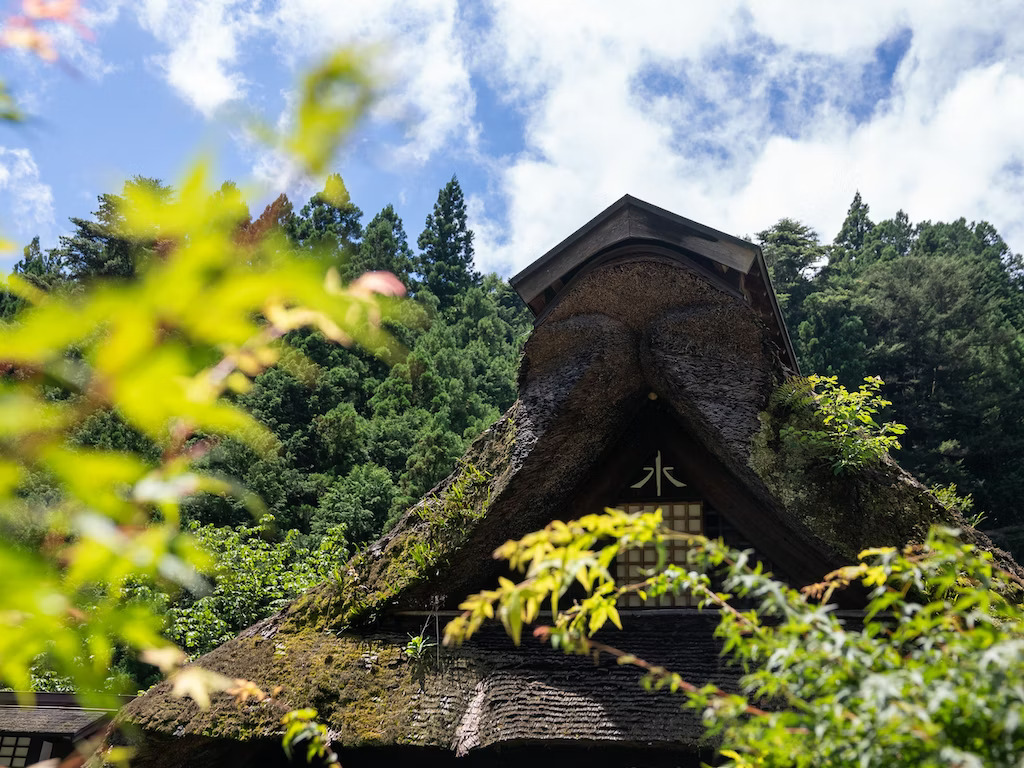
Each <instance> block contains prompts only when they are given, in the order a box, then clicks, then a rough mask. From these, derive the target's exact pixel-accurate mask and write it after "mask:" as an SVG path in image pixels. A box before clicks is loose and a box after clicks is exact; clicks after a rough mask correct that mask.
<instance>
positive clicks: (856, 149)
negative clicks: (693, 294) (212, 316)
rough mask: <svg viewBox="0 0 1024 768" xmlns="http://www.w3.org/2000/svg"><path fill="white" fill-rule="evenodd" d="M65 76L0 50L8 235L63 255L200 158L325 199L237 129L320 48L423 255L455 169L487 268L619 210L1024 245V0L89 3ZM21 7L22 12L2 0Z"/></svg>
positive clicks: (272, 118) (370, 185) (369, 168)
mask: <svg viewBox="0 0 1024 768" xmlns="http://www.w3.org/2000/svg"><path fill="white" fill-rule="evenodd" d="M83 5H84V6H85V8H86V10H87V14H86V18H85V20H86V23H87V24H88V25H89V26H90V27H91V28H92V30H93V31H94V39H93V40H92V41H86V40H82V39H79V38H76V37H74V36H73V35H64V36H62V38H61V39H60V41H59V50H60V52H61V55H62V62H61V65H58V66H52V65H47V64H44V63H43V62H40V61H37V60H34V59H32V58H30V57H27V56H25V55H22V54H18V53H15V52H11V51H6V52H4V53H3V54H2V59H3V63H2V69H0V72H2V77H3V78H4V79H5V80H6V82H7V83H8V85H9V86H10V87H11V88H12V89H13V90H14V92H15V95H16V96H17V97H18V98H19V100H20V102H21V103H22V105H23V106H24V107H25V109H26V110H27V111H28V112H29V113H30V114H32V115H33V119H32V120H30V121H29V122H27V123H25V124H23V125H20V126H10V125H7V126H0V231H3V232H4V233H5V234H7V235H8V236H11V237H13V238H14V239H15V240H17V241H18V242H27V241H28V240H29V239H30V238H31V237H32V236H33V235H34V234H39V235H40V236H41V238H42V241H43V244H44V246H46V245H53V244H55V242H56V239H57V237H58V236H59V235H60V234H61V233H63V232H66V231H67V230H68V224H67V218H68V217H69V216H85V215H88V214H89V212H91V211H93V210H94V209H95V207H96V205H95V199H96V195H98V194H100V193H101V192H108V191H117V190H118V189H119V188H120V186H121V183H122V181H123V180H124V179H125V178H126V177H128V176H132V175H136V174H139V175H145V176H155V177H159V178H162V179H165V180H168V181H173V180H174V179H175V178H176V177H178V176H179V175H180V173H181V172H182V170H183V168H184V166H185V165H186V163H187V162H188V161H189V159H190V158H193V157H195V156H196V155H197V154H198V153H199V152H200V151H207V152H213V153H215V154H216V157H217V158H218V174H219V176H220V177H222V178H224V179H232V180H235V181H237V182H239V183H246V182H252V183H254V184H256V185H257V186H258V191H257V192H256V193H255V197H254V198H253V200H252V201H251V208H252V209H253V213H254V214H258V213H259V210H260V209H261V208H262V205H263V204H265V203H266V202H267V201H268V200H270V199H272V198H273V197H275V196H276V195H277V194H278V193H279V192H281V191H286V192H288V194H289V196H290V197H291V198H292V200H293V202H295V203H296V204H297V207H298V206H299V205H301V203H302V202H304V201H305V200H306V199H307V198H308V197H309V196H310V195H311V194H312V193H313V192H314V191H316V189H317V188H318V182H317V180H315V179H304V178H297V177H296V176H295V174H294V173H292V172H291V169H290V167H289V166H288V165H287V163H285V162H284V161H283V160H282V159H281V158H280V157H277V156H275V155H274V154H273V153H272V152H270V151H268V150H267V149H265V148H264V147H261V146H259V145H258V144H256V143H254V142H253V141H252V140H251V139H250V138H249V137H248V135H247V133H246V132H245V131H244V130H243V128H242V124H241V122H240V120H239V115H240V114H242V113H249V114H257V115H260V116H261V117H262V118H263V119H265V120H267V121H269V122H272V123H276V122H279V121H281V120H285V119H287V115H288V105H289V103H290V99H291V95H292V92H293V89H294V87H295V83H296V78H297V76H298V74H299V73H301V72H302V71H303V68H304V67H306V66H308V65H309V64H310V63H311V62H312V61H315V60H316V58H317V57H318V56H320V55H322V54H324V53H325V52H327V51H329V50H331V49H333V48H335V47H338V46H343V45H353V44H356V45H373V46H376V50H378V51H379V53H378V56H377V66H378V68H379V70H380V76H381V79H382V82H384V83H386V86H385V87H384V88H383V90H382V94H381V98H380V100H379V101H378V103H377V105H376V107H375V108H374V111H373V114H372V115H371V117H370V118H369V119H368V120H367V122H366V123H365V124H364V125H363V126H362V128H361V129H360V130H359V132H358V133H357V134H356V135H355V136H354V137H353V138H352V141H351V142H350V143H349V144H348V146H347V147H346V148H345V149H344V151H343V152H342V153H340V154H339V156H338V157H337V159H336V165H335V170H337V171H340V172H341V173H342V175H343V176H344V177H345V179H346V182H347V184H348V187H349V190H350V192H351V194H352V197H353V200H354V202H356V204H357V205H359V206H360V207H361V208H362V209H363V211H364V213H365V215H366V219H365V220H368V219H369V217H370V216H372V215H373V214H374V213H375V212H376V211H378V210H379V209H380V208H381V207H383V206H384V205H385V204H387V203H389V202H390V203H394V205H395V206H396V209H397V210H398V211H399V213H400V215H402V216H403V218H404V219H405V226H406V231H407V232H408V233H409V234H410V237H411V238H412V239H413V240H415V238H416V235H417V234H418V233H419V231H420V230H421V229H422V226H423V220H424V217H425V216H426V214H427V213H428V212H429V210H430V207H431V205H432V202H433V200H434V198H435V196H436V194H437V190H438V188H439V187H440V186H442V185H443V184H444V183H445V182H446V181H447V180H448V179H449V178H450V177H451V175H452V174H453V173H455V174H457V175H458V176H459V179H460V181H461V182H462V185H463V189H464V190H465V192H466V194H467V197H468V199H469V203H470V213H471V221H470V224H471V226H472V227H473V228H474V229H475V230H476V232H477V261H478V266H479V267H480V268H481V269H485V270H496V271H499V272H501V273H503V274H506V275H508V274H511V273H513V272H515V271H517V270H518V269H520V268H522V267H523V266H525V265H526V264H528V263H530V262H531V261H532V260H533V259H535V258H536V257H537V256H539V255H540V254H541V253H543V252H544V251H545V250H547V249H548V248H549V247H551V246H552V245H554V244H555V243H557V242H558V241H560V240H561V239H562V238H564V237H565V236H566V235H567V234H569V233H571V232H572V231H574V230H575V229H576V228H578V227H579V226H580V225H581V224H583V223H584V222H586V221H587V220H588V219H589V218H591V217H592V216H594V215H595V214H597V213H598V212H599V211H601V210H602V209H603V208H604V207H605V206H607V205H609V204H611V203H612V202H614V201H615V200H616V199H618V198H619V197H621V196H622V195H623V194H625V193H630V194H633V195H635V196H637V197H640V198H643V199H646V200H648V201H650V202H652V203H655V204H657V205H661V206H663V207H666V208H669V209H671V210H674V211H676V212H678V213H680V214H682V215H684V216H687V217H690V218H693V219H697V220H699V221H702V222H704V223H706V224H709V225H711V226H713V227H716V228H719V229H723V230H725V231H728V232H731V233H733V234H737V235H741V236H743V235H751V234H753V233H755V232H757V231H759V230H761V229H763V228H765V227H767V226H769V225H771V224H772V223H773V222H775V221H776V220H778V219H779V218H780V217H783V216H789V217H793V218H797V219H800V220H802V221H804V222H806V223H808V224H810V225H811V226H813V227H815V228H816V229H818V231H819V232H820V233H821V235H822V237H823V239H825V240H830V239H831V238H832V237H833V236H834V234H835V232H836V231H837V230H838V227H839V225H840V223H841V221H842V218H843V215H844V214H845V210H846V207H847V206H848V205H849V202H850V200H851V198H852V197H853V194H854V192H855V191H856V190H858V189H859V190H860V191H861V193H862V195H863V197H864V199H865V200H866V201H867V202H868V203H869V204H870V206H871V209H872V214H873V216H874V218H876V220H877V219H881V218H886V217H889V216H892V215H893V214H895V212H896V211H897V209H899V208H903V209H905V210H906V211H907V213H908V214H909V215H910V217H911V219H912V220H914V221H918V220H924V219H932V220H936V219H950V218H956V217H960V216H964V217H966V218H967V219H969V220H971V219H988V220H989V221H991V222H993V223H994V224H995V225H996V226H997V228H998V229H999V231H1000V232H1001V233H1002V234H1003V236H1004V237H1005V238H1006V239H1007V240H1008V241H1009V242H1010V245H1011V246H1012V247H1013V248H1014V249H1015V250H1024V217H1021V215H1020V211H1021V210H1024V179H1022V175H1021V168H1022V167H1024V131H1022V130H1020V126H1021V125H1024V40H1022V36H1021V35H1019V34H1014V33H1015V32H1017V31H1019V30H1020V29H1021V27H1022V22H1024V9H1022V6H1021V4H1020V3H1019V2H1016V1H1014V2H998V1H996V0H993V1H992V2H988V3H986V4H985V6H984V12H980V10H979V7H978V6H977V5H976V4H974V3H968V2H943V0H919V1H917V2H902V3H901V2H889V1H888V0H863V1H862V2H859V3H856V4H852V3H844V4H839V3H821V2H819V1H818V0H758V1H757V2H754V1H753V0H751V1H750V2H743V1H742V0H718V1H717V2H714V3H706V2H701V3H699V2H684V1H682V0H667V1H665V2H639V1H638V2H636V3H630V4H626V3H621V2H601V1H598V0H593V1H590V2H583V1H582V0H580V1H574V0H563V2H558V3H552V2H549V1H548V0H507V1H504V2H503V1H501V0H489V1H486V2H458V1H457V0H356V1H352V2H346V1H345V0H203V1H199V0H133V1H132V2H126V1H125V0H83ZM7 10H8V12H16V11H17V3H16V2H14V0H11V1H10V2H9V4H8V6H7Z"/></svg>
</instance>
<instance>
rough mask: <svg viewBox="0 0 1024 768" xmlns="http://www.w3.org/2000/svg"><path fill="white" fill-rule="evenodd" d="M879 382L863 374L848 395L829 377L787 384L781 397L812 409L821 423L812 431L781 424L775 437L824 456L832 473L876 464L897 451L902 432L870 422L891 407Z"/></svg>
mask: <svg viewBox="0 0 1024 768" xmlns="http://www.w3.org/2000/svg"><path fill="white" fill-rule="evenodd" d="M882 383H883V382H882V380H881V379H880V378H878V377H877V376H868V377H866V378H865V379H864V383H863V384H861V386H860V388H859V389H857V390H856V391H853V392H850V391H848V390H847V389H846V387H844V386H842V385H841V384H839V383H838V381H837V379H836V377H835V376H816V375H815V376H811V377H809V378H808V379H807V380H806V384H804V383H803V382H800V381H795V382H789V383H788V384H787V385H786V386H785V387H784V388H783V396H784V397H788V398H789V399H790V401H791V404H797V405H813V406H814V408H815V409H816V410H817V414H818V416H819V417H820V422H821V423H820V427H816V428H814V429H804V428H801V427H798V426H792V425H789V426H785V427H783V428H782V429H780V430H779V434H780V436H781V437H782V439H783V440H789V441H795V442H798V443H801V444H803V445H804V446H805V447H806V448H808V449H809V450H810V451H811V452H812V453H814V454H816V455H819V456H821V457H823V458H827V459H828V460H829V461H830V462H831V464H832V469H833V471H834V472H835V473H836V474H837V475H838V474H840V473H841V472H849V471H853V470H856V469H859V468H861V467H864V466H866V465H868V464H871V463H874V462H877V461H880V460H881V459H882V457H884V456H885V455H886V454H887V453H888V452H889V451H891V450H893V449H897V448H899V447H900V443H899V436H900V435H902V434H903V433H904V432H905V431H906V429H907V428H906V426H904V425H903V424H898V423H896V422H885V423H883V424H879V423H878V422H876V421H875V414H877V413H878V412H879V411H880V410H881V409H883V408H885V407H886V406H889V405H892V403H890V402H889V401H888V400H886V399H885V398H883V397H882V396H881V395H880V394H879V390H880V389H881V387H882Z"/></svg>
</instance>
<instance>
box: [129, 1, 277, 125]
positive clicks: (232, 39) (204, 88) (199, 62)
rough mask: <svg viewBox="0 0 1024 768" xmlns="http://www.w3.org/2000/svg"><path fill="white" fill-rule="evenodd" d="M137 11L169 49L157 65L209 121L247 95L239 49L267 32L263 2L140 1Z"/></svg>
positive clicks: (149, 28) (142, 21)
mask: <svg viewBox="0 0 1024 768" xmlns="http://www.w3.org/2000/svg"><path fill="white" fill-rule="evenodd" d="M134 10H135V12H136V14H137V15H138V19H139V23H140V24H141V25H142V27H143V28H144V29H146V30H148V31H149V32H150V33H151V34H152V35H153V36H154V37H156V38H157V39H158V40H160V41H161V42H162V43H163V44H164V45H166V46H167V47H168V49H169V50H168V52H167V53H166V54H161V55H156V56H154V58H153V61H154V62H155V63H156V64H157V66H158V67H159V68H160V70H161V71H162V72H163V74H164V76H165V77H166V79H167V82H168V83H169V84H170V85H171V87H172V88H174V89H175V90H176V91H178V93H179V94H180V95H181V96H182V98H184V99H185V101H186V102H188V103H189V104H190V105H191V106H193V107H195V108H196V109H197V110H199V111H200V112H201V113H203V115H205V116H206V117H210V116H212V115H214V114H215V113H216V112H217V111H218V110H219V109H220V108H221V107H223V106H224V105H226V104H228V103H229V102H232V101H236V100H238V99H241V98H243V97H244V96H245V95H246V89H247V82H246V79H245V77H244V76H243V75H242V74H241V73H240V72H239V71H238V68H237V66H238V58H239V49H240V46H241V44H242V43H243V42H244V41H245V40H246V39H247V38H249V37H250V36H252V35H253V34H254V33H256V32H257V31H259V30H260V29H261V28H262V27H263V21H262V17H261V14H260V3H259V0H181V1H180V2H174V3H172V2H169V0H142V2H139V3H138V4H137V5H135V6H134Z"/></svg>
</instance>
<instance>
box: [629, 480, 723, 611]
mask: <svg viewBox="0 0 1024 768" xmlns="http://www.w3.org/2000/svg"><path fill="white" fill-rule="evenodd" d="M659 507H660V508H661V514H662V518H663V519H664V521H665V527H666V528H671V529H672V530H674V531H679V532H681V533H693V534H703V533H704V504H703V502H701V501H699V500H695V501H666V502H661V503H647V504H622V505H621V508H622V509H624V510H625V511H626V512H631V513H633V512H653V511H654V510H656V509H658V508H659ZM687 553H688V547H687V546H686V544H685V543H684V542H682V541H673V542H669V543H668V544H667V552H666V564H669V565H679V566H683V567H685V566H686V564H687ZM657 564H658V551H657V549H656V548H655V547H654V546H647V547H643V548H641V549H632V550H630V551H628V552H623V553H622V554H621V555H619V557H618V558H617V559H616V562H615V580H616V581H617V582H618V583H619V584H635V583H637V582H638V581H643V580H644V579H645V578H647V577H648V575H649V571H650V569H651V568H654V567H655V566H656V565H657ZM696 604H697V601H696V600H695V599H694V598H693V597H692V596H691V595H689V594H682V595H662V596H661V597H657V598H654V597H649V598H647V600H641V599H640V596H639V595H632V594H631V595H627V596H626V598H625V601H624V602H623V603H622V605H624V607H626V608H662V607H663V608H687V607H693V606H696Z"/></svg>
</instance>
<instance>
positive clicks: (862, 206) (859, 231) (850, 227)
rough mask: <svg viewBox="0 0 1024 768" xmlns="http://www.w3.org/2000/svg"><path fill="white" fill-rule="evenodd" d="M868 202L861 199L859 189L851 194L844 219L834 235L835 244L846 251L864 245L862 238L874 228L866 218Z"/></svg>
mask: <svg viewBox="0 0 1024 768" xmlns="http://www.w3.org/2000/svg"><path fill="white" fill-rule="evenodd" d="M869 211H870V209H869V208H868V204H867V203H865V202H864V201H863V200H861V197H860V191H859V190H858V191H857V192H856V193H854V195H853V202H852V203H850V209H849V210H848V211H847V212H846V220H845V221H843V226H842V228H841V229H840V230H839V234H838V235H836V239H835V245H836V246H837V247H838V248H840V249H844V250H846V251H857V250H860V248H861V247H863V245H864V238H866V237H867V235H868V233H869V232H870V231H871V230H872V229H873V228H874V226H875V225H874V223H873V222H872V221H871V219H870V218H868V212H869Z"/></svg>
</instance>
